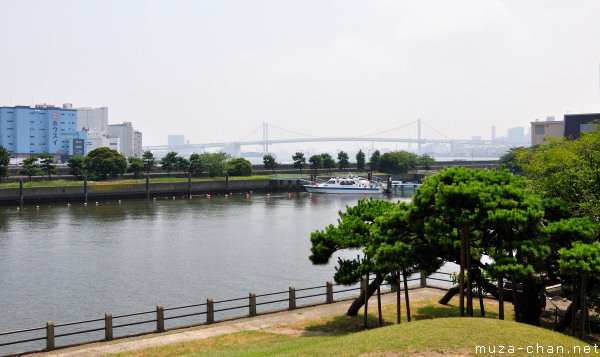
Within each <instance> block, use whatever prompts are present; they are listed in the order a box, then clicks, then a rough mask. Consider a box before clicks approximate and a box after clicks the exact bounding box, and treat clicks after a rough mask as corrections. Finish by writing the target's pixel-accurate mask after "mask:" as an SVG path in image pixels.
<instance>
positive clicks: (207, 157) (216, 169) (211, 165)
mask: <svg viewBox="0 0 600 357" xmlns="http://www.w3.org/2000/svg"><path fill="white" fill-rule="evenodd" d="M227 160H229V155H227V154H226V153H224V152H220V151H219V152H216V153H206V152H205V153H202V154H200V161H201V162H203V163H204V165H205V168H206V171H208V175H209V176H210V177H215V176H223V172H224V171H225V170H226V169H227Z"/></svg>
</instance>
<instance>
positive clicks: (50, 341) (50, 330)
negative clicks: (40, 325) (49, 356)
mask: <svg viewBox="0 0 600 357" xmlns="http://www.w3.org/2000/svg"><path fill="white" fill-rule="evenodd" d="M53 349H54V321H46V350H47V351H52V350H53Z"/></svg>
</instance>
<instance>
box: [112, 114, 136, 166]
mask: <svg viewBox="0 0 600 357" xmlns="http://www.w3.org/2000/svg"><path fill="white" fill-rule="evenodd" d="M108 136H110V137H117V138H119V141H120V145H121V150H119V152H120V153H121V154H122V155H123V156H125V157H130V156H133V126H132V125H131V122H128V121H126V122H123V123H122V124H110V125H109V126H108Z"/></svg>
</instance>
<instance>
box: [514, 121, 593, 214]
mask: <svg viewBox="0 0 600 357" xmlns="http://www.w3.org/2000/svg"><path fill="white" fill-rule="evenodd" d="M516 154H517V161H518V163H519V165H520V166H521V167H522V168H523V171H524V173H525V175H526V176H527V178H528V179H529V180H530V182H531V185H532V187H533V188H534V190H536V191H537V192H539V193H541V194H542V195H544V196H545V197H549V198H556V199H559V200H563V201H566V202H569V203H571V204H573V207H574V208H575V209H576V212H575V213H576V214H577V215H581V216H583V215H590V216H600V129H596V130H595V131H594V132H592V133H582V135H581V137H580V138H579V139H578V140H566V139H564V138H563V139H560V140H558V139H551V140H550V142H549V143H548V144H547V145H540V146H539V147H538V148H537V149H536V150H528V151H525V150H522V151H517V152H516Z"/></svg>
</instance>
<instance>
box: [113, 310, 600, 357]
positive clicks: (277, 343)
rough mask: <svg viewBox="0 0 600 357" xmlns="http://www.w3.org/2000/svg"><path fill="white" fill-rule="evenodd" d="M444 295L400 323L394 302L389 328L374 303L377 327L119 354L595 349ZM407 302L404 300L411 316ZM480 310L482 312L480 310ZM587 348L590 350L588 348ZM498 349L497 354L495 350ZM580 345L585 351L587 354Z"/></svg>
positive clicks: (232, 337) (346, 319)
mask: <svg viewBox="0 0 600 357" xmlns="http://www.w3.org/2000/svg"><path fill="white" fill-rule="evenodd" d="M438 299H439V298H427V299H421V300H416V301H413V302H411V316H412V320H413V321H412V322H410V323H407V321H406V316H404V318H403V319H402V322H401V324H399V325H397V324H395V321H396V306H395V305H386V306H384V307H383V309H382V310H383V317H384V327H382V328H377V327H376V326H377V321H378V318H377V315H376V309H372V310H370V311H372V312H373V313H370V314H369V326H372V328H370V329H367V330H365V329H364V328H363V326H362V325H363V315H362V314H359V315H358V316H355V317H350V316H346V315H345V314H338V315H332V316H326V317H322V318H318V319H314V320H308V321H300V322H296V323H292V324H287V325H285V326H278V327H279V328H284V329H286V330H287V331H290V330H291V331H297V333H291V334H281V333H273V332H270V331H269V330H262V331H242V332H238V333H234V334H228V335H223V336H218V337H213V338H208V339H204V340H196V341H190V342H184V343H178V344H173V345H168V346H163V347H157V348H150V349H145V350H140V351H134V352H128V353H122V354H118V355H116V356H413V355H417V356H442V355H445V356H486V355H495V354H499V352H500V349H503V351H504V354H510V355H513V356H531V355H540V353H539V352H541V351H542V350H543V352H544V353H545V354H546V355H550V354H552V355H567V354H568V355H572V356H580V355H589V354H590V353H589V351H591V353H594V346H590V345H588V344H586V343H584V342H582V341H580V340H577V339H575V338H572V337H570V336H567V335H563V334H559V333H556V332H553V331H550V330H548V329H545V328H540V327H534V326H529V325H525V324H519V323H516V322H514V321H512V320H513V316H512V311H511V310H512V309H511V308H510V305H509V304H506V305H505V310H506V313H507V316H506V320H504V321H501V320H498V319H497V317H498V316H497V309H498V304H497V302H496V301H494V300H486V301H485V310H486V318H481V317H474V318H460V317H457V316H458V300H457V299H453V300H452V301H451V302H450V303H449V304H448V305H440V304H438V303H437V300H438ZM375 306H376V305H375ZM375 306H373V307H375ZM476 306H479V304H476ZM404 308H405V305H402V313H404V314H405V313H406V312H405V310H404ZM475 315H476V316H477V315H479V310H478V309H476V310H475ZM303 334H304V335H305V336H303ZM476 346H485V352H486V353H482V352H481V350H479V351H477V350H476ZM574 346H579V347H574ZM585 346H588V348H589V349H590V350H588V353H585V350H584V348H585ZM490 348H491V349H494V348H495V351H496V353H490ZM519 348H521V349H519ZM560 348H562V349H563V351H562V353H560V351H559V349H560ZM577 348H580V349H581V350H580V351H579V353H577V352H578V351H577ZM528 349H529V351H528ZM511 351H512V352H513V353H509V352H511ZM532 351H533V353H529V352H532ZM536 352H537V353H536ZM597 352H600V350H599V351H597Z"/></svg>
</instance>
